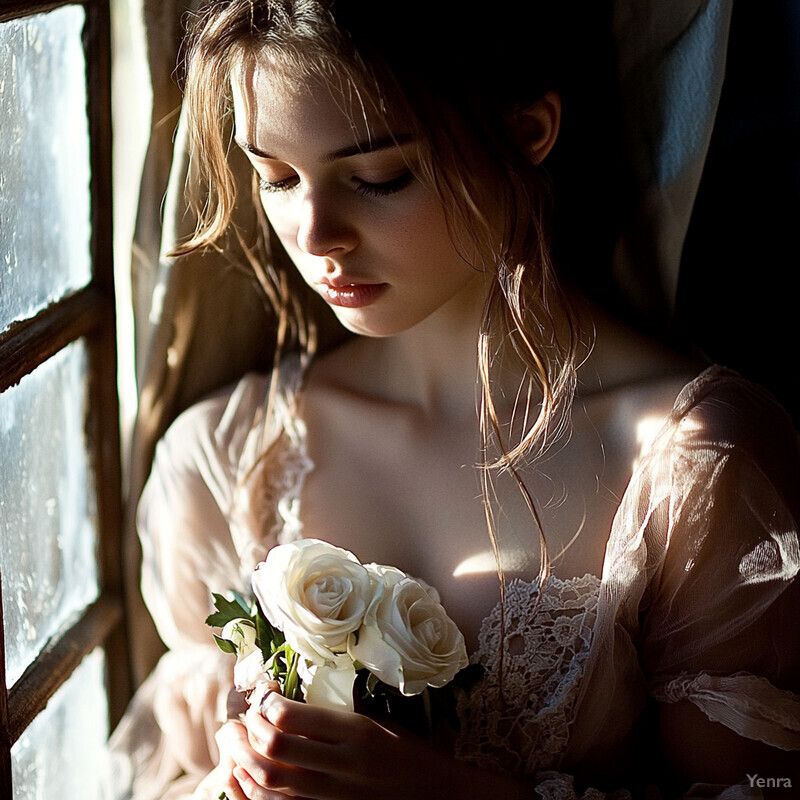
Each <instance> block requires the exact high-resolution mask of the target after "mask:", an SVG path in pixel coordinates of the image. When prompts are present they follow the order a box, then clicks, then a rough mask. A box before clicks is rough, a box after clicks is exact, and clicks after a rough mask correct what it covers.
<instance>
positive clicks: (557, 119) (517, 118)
mask: <svg viewBox="0 0 800 800" xmlns="http://www.w3.org/2000/svg"><path fill="white" fill-rule="evenodd" d="M512 124H513V125H514V126H515V128H516V131H517V135H518V137H519V141H520V144H521V146H522V148H523V149H524V150H525V152H526V154H527V155H528V158H530V159H531V161H533V162H534V163H535V164H540V163H541V162H542V161H544V159H545V158H546V157H547V154H548V153H549V152H550V151H551V150H552V149H553V145H554V144H555V143H556V139H557V138H558V129H559V126H560V125H561V98H560V97H559V96H558V94H557V93H556V92H548V93H547V94H545V95H544V96H542V97H540V98H539V99H538V100H537V101H536V102H535V103H534V104H533V105H532V106H530V107H529V108H526V109H525V110H524V111H520V112H518V113H516V114H515V115H514V118H513V121H512Z"/></svg>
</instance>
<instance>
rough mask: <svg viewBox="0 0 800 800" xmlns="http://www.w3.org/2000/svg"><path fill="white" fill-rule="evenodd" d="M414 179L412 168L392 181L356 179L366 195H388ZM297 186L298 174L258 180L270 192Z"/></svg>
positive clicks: (260, 188) (261, 186)
mask: <svg viewBox="0 0 800 800" xmlns="http://www.w3.org/2000/svg"><path fill="white" fill-rule="evenodd" d="M413 180H414V175H413V173H412V172H411V171H410V170H409V171H408V172H404V173H402V174H401V175H398V176H397V177H396V178H392V180H390V181H384V182H383V183H369V182H367V181H361V180H358V179H355V181H356V191H357V192H358V193H359V194H360V195H363V196H364V197H387V196H388V195H392V194H396V193H397V192H401V191H402V190H403V189H405V188H406V187H407V186H409V185H410V184H411V182H412V181H413ZM296 186H297V177H296V176H294V177H291V178H284V179H283V180H281V181H267V180H264V179H263V178H261V179H259V181H258V188H259V190H260V191H262V192H266V193H268V194H272V193H276V192H290V191H291V190H292V189H294V188H295V187H296Z"/></svg>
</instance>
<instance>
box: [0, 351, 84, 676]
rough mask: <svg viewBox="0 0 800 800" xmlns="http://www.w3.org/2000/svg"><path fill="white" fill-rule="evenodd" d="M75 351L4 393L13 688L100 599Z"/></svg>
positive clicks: (0, 430)
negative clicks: (56, 637) (57, 635)
mask: <svg viewBox="0 0 800 800" xmlns="http://www.w3.org/2000/svg"><path fill="white" fill-rule="evenodd" d="M87 367H88V360H87V354H86V348H85V346H84V343H83V342H82V341H78V342H75V343H73V344H71V345H69V347H67V348H65V349H64V350H62V351H61V352H60V353H58V354H57V355H56V356H54V357H53V358H51V359H50V360H49V361H46V362H45V363H44V364H43V365H42V366H41V367H39V368H38V369H37V370H35V371H34V372H33V373H31V374H30V375H28V376H26V377H25V378H23V379H22V381H21V382H20V383H19V384H18V385H17V386H14V387H12V388H11V389H8V390H7V391H5V392H3V394H0V441H2V443H3V444H2V447H0V573H2V588H3V617H4V619H5V641H6V682H7V685H8V686H9V687H10V686H12V685H13V684H14V682H15V681H16V680H17V679H18V678H19V676H20V675H21V674H22V672H23V671H24V669H25V667H27V666H28V665H29V664H30V663H31V662H32V661H33V659H34V658H35V657H36V656H37V655H38V654H39V652H41V649H42V647H43V646H44V644H45V643H46V642H47V640H48V639H49V638H50V637H51V636H53V635H54V634H55V633H57V632H58V631H60V630H61V629H63V628H64V626H65V625H66V624H67V623H68V622H70V621H71V620H72V619H74V617H75V616H76V615H77V614H78V613H79V612H80V611H81V610H83V609H84V608H85V607H86V606H87V605H88V604H89V603H91V602H92V601H93V600H94V599H95V598H96V597H97V595H98V577H97V565H96V555H95V551H96V545H97V534H96V526H95V503H94V481H93V480H92V478H91V473H90V466H89V457H88V454H87V442H86V435H85V432H84V427H85V419H86V410H87V406H86V404H87Z"/></svg>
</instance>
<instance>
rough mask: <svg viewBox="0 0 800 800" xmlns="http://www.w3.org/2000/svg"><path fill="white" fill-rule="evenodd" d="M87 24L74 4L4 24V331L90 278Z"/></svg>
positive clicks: (0, 235) (0, 165)
mask: <svg viewBox="0 0 800 800" xmlns="http://www.w3.org/2000/svg"><path fill="white" fill-rule="evenodd" d="M83 23H84V11H83V9H82V8H81V7H80V6H66V7H63V8H60V9H57V10H56V11H52V12H50V13H49V14H39V15H35V16H32V17H27V18H25V19H21V20H12V21H11V22H6V23H3V24H2V25H0V142H2V143H3V147H2V152H0V259H2V261H1V262H0V331H2V330H5V329H6V328H8V326H9V325H10V324H11V323H12V322H13V321H14V320H17V319H26V318H30V317H32V316H33V315H34V314H36V313H37V312H38V311H40V310H41V309H42V308H43V307H44V306H46V305H47V304H48V303H49V302H51V301H52V300H55V299H57V298H58V297H61V296H63V295H64V294H65V293H66V292H68V291H70V290H72V289H77V288H80V287H82V286H85V285H86V284H87V283H88V281H89V279H90V275H91V266H90V257H89V232H90V225H89V212H90V199H89V175H90V169H89V133H88V125H87V116H86V68H85V59H84V53H83V46H82V43H81V32H82V30H83Z"/></svg>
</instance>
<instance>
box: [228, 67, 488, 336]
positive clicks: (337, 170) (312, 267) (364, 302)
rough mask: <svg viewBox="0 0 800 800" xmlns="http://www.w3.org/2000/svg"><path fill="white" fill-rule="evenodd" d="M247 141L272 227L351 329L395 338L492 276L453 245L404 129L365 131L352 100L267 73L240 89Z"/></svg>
mask: <svg viewBox="0 0 800 800" xmlns="http://www.w3.org/2000/svg"><path fill="white" fill-rule="evenodd" d="M233 96H234V114H235V128H236V142H237V144H238V145H239V146H240V147H241V148H242V149H243V150H244V152H245V154H246V155H247V157H248V159H249V160H250V162H251V163H252V164H253V167H254V168H255V170H256V172H257V173H258V177H259V179H260V182H261V199H262V203H263V206H264V210H265V211H266V214H267V217H268V218H269V221H270V223H271V225H272V226H273V228H274V230H275V232H276V233H277V235H278V237H279V238H280V240H281V242H282V244H283V246H284V247H285V249H286V251H287V252H288V254H289V255H290V256H291V258H292V260H293V261H294V263H295V265H296V266H297V269H298V270H299V271H300V273H301V275H302V276H303V278H304V279H305V281H306V282H307V283H308V284H309V286H311V287H312V288H313V289H314V290H316V291H317V292H318V293H319V295H320V296H321V297H322V298H323V299H324V300H326V301H327V302H328V303H329V304H330V305H331V307H332V308H333V310H334V312H335V314H336V316H337V317H338V318H339V320H340V321H341V323H342V324H343V325H344V326H345V327H346V328H348V329H349V330H351V331H353V332H355V333H359V334H364V335H367V336H392V335H394V334H397V333H401V332H403V331H405V330H408V329H409V328H411V327H413V326H414V325H416V324H418V323H419V322H422V321H423V320H424V319H426V318H427V317H429V316H430V315H431V314H433V313H434V312H435V311H437V310H438V309H440V308H442V307H443V306H445V305H446V304H447V303H449V302H450V301H452V300H454V299H455V298H456V297H457V296H459V295H462V293H465V292H467V291H469V292H474V291H476V286H477V284H478V282H481V281H482V278H483V275H482V273H481V272H480V271H479V270H477V269H475V268H474V267H473V266H471V265H469V264H468V263H466V262H465V260H464V259H463V258H462V257H461V256H460V255H459V253H458V252H457V250H456V247H455V246H454V244H453V242H452V241H451V239H450V236H449V234H448V231H447V225H446V222H445V216H444V212H443V209H442V205H441V203H440V201H439V199H438V197H437V196H436V195H435V193H434V192H433V191H432V190H431V189H429V188H427V187H426V186H424V185H423V184H421V183H420V182H419V181H418V180H417V179H416V178H415V177H414V174H413V172H412V169H413V168H414V166H415V164H416V158H417V143H416V142H414V141H412V140H411V137H410V135H408V134H407V133H406V132H405V131H403V129H402V128H399V129H396V130H394V131H393V133H394V139H392V137H391V136H390V135H389V131H388V130H387V129H386V128H385V127H382V126H381V125H378V124H374V125H369V126H368V125H367V123H366V122H364V121H363V120H358V121H356V122H354V121H353V119H352V118H351V116H350V115H348V113H346V110H345V104H344V97H343V95H342V93H341V91H339V90H337V89H335V88H332V87H329V86H327V85H325V84H323V83H322V82H321V81H319V82H313V83H310V84H308V85H303V86H299V85H297V84H295V83H294V82H292V83H291V84H289V82H287V81H281V80H280V79H275V78H272V77H270V76H269V74H268V73H267V71H266V70H265V69H263V68H261V67H260V66H259V65H257V64H256V65H253V66H252V67H250V68H249V69H246V70H245V72H244V74H243V77H242V79H241V80H234V82H233Z"/></svg>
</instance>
